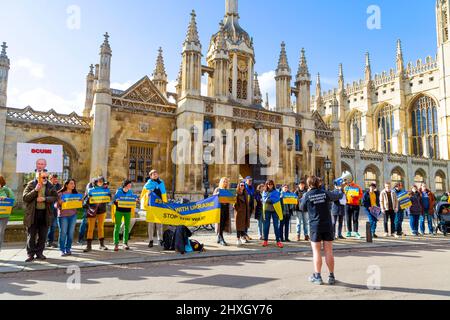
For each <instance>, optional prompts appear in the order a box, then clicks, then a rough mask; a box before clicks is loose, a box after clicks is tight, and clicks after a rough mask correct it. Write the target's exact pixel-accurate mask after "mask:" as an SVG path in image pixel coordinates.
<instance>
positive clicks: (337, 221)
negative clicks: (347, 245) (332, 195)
mask: <svg viewBox="0 0 450 320" xmlns="http://www.w3.org/2000/svg"><path fill="white" fill-rule="evenodd" d="M335 189H336V191H341V192H342V187H341V186H335ZM346 204H347V199H346V198H345V197H342V199H341V200H337V201H333V203H332V204H331V220H332V223H333V238H334V239H335V240H338V239H340V240H344V239H345V238H344V236H343V235H342V229H343V227H344V217H345V205H346ZM306 214H308V213H307V212H306ZM336 228H337V233H336Z"/></svg>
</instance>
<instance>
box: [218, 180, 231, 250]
mask: <svg viewBox="0 0 450 320" xmlns="http://www.w3.org/2000/svg"><path fill="white" fill-rule="evenodd" d="M229 188H230V180H228V178H225V177H223V178H222V179H220V182H219V187H218V188H217V189H216V190H214V195H219V194H220V190H228V189H229ZM232 209H233V208H232V206H230V203H223V202H221V203H220V223H219V224H217V225H216V233H217V243H218V244H220V245H221V246H225V247H226V246H228V244H227V243H226V241H225V239H224V237H223V233H224V232H228V233H231V216H230V210H232Z"/></svg>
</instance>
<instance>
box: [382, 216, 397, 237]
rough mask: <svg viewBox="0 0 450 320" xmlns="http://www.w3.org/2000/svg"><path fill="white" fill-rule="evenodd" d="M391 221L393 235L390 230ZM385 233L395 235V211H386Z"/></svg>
mask: <svg viewBox="0 0 450 320" xmlns="http://www.w3.org/2000/svg"><path fill="white" fill-rule="evenodd" d="M389 219H390V220H391V233H389V230H388V223H389V221H388V220H389ZM384 232H385V233H389V234H394V233H395V212H394V210H389V211H386V212H385V214H384Z"/></svg>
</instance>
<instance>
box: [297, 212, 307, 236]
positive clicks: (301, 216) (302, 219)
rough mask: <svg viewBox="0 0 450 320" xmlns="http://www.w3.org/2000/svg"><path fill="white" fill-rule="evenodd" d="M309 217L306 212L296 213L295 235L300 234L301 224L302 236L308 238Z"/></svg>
mask: <svg viewBox="0 0 450 320" xmlns="http://www.w3.org/2000/svg"><path fill="white" fill-rule="evenodd" d="M308 220H309V217H308V212H300V211H297V235H298V236H300V235H301V234H302V224H303V234H304V235H305V236H309V230H308V228H309V221H308Z"/></svg>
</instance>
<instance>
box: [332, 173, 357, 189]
mask: <svg viewBox="0 0 450 320" xmlns="http://www.w3.org/2000/svg"><path fill="white" fill-rule="evenodd" d="M350 182H353V175H352V174H351V173H350V172H348V171H345V172H343V173H342V176H341V177H340V178H337V179H336V180H334V185H335V186H336V187H340V186H342V185H343V184H344V183H350Z"/></svg>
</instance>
